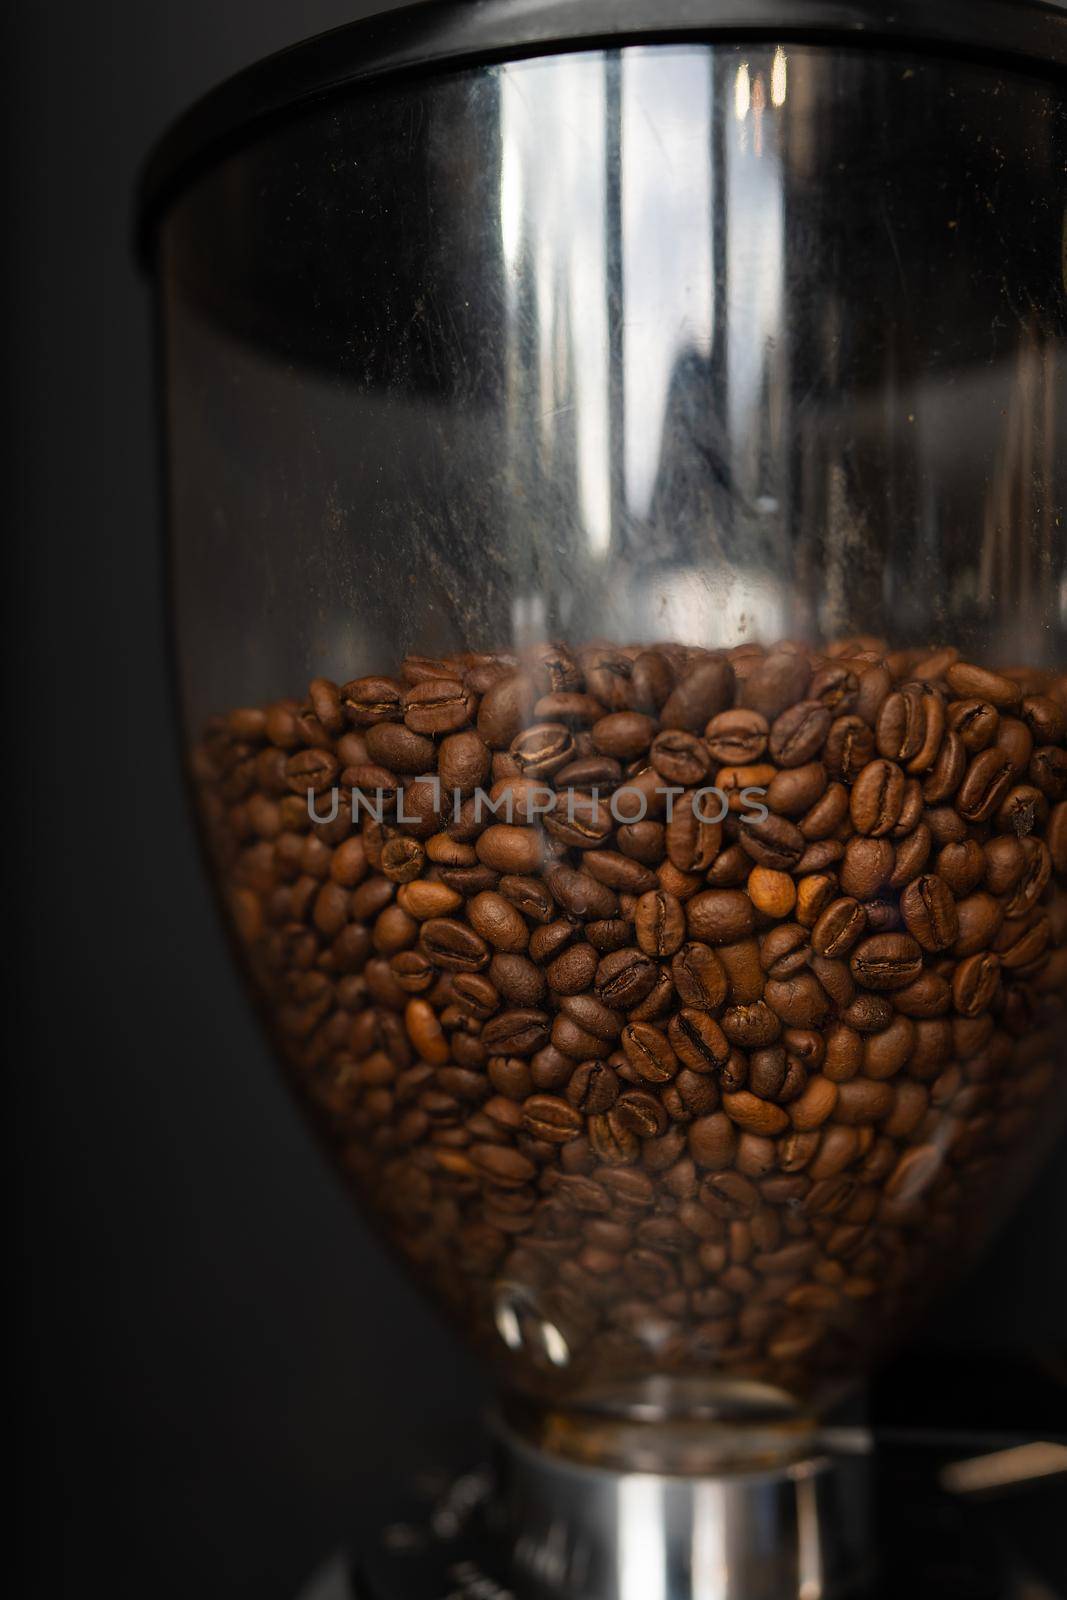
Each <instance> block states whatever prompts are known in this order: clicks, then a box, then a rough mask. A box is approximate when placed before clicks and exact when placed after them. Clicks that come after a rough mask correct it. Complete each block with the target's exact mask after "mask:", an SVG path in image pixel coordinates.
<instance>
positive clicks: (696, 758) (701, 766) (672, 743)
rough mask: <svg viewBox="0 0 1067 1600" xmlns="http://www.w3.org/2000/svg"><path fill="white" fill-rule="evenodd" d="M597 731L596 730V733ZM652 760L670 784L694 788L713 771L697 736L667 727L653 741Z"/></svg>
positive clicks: (702, 742)
mask: <svg viewBox="0 0 1067 1600" xmlns="http://www.w3.org/2000/svg"><path fill="white" fill-rule="evenodd" d="M594 731H595V730H594ZM649 758H650V760H651V762H652V765H653V766H654V767H655V769H656V771H657V772H658V773H659V775H660V777H661V778H662V779H663V780H664V782H665V783H667V784H681V785H682V786H683V787H685V788H690V789H695V788H699V786H700V785H701V784H702V783H703V782H704V780H705V778H707V776H708V774H709V773H710V771H711V753H710V751H709V750H708V747H707V745H706V744H705V743H704V741H703V740H702V739H699V738H698V737H697V735H696V734H695V733H686V732H685V731H684V730H683V729H680V728H668V729H666V730H665V731H664V732H663V733H660V734H657V735H656V737H655V739H654V740H653V741H652V746H651V749H650V752H649Z"/></svg>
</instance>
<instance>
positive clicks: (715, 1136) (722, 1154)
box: [689, 1111, 738, 1172]
mask: <svg viewBox="0 0 1067 1600" xmlns="http://www.w3.org/2000/svg"><path fill="white" fill-rule="evenodd" d="M737 1140H738V1135H737V1129H736V1128H735V1126H734V1124H733V1122H732V1121H731V1120H730V1118H729V1117H728V1116H726V1115H725V1114H724V1113H723V1112H721V1111H716V1112H714V1113H713V1114H712V1115H711V1116H709V1117H700V1118H698V1119H697V1121H696V1122H694V1123H693V1124H692V1125H691V1127H690V1129H689V1151H690V1154H691V1155H692V1157H693V1160H694V1161H695V1162H696V1164H697V1166H698V1167H703V1168H705V1169H708V1168H710V1169H711V1170H712V1171H715V1172H721V1171H725V1170H726V1169H727V1168H728V1167H730V1166H731V1165H732V1163H733V1159H734V1155H735V1153H736V1150H737Z"/></svg>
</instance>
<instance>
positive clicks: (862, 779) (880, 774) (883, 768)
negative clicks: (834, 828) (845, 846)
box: [849, 761, 904, 839]
mask: <svg viewBox="0 0 1067 1600" xmlns="http://www.w3.org/2000/svg"><path fill="white" fill-rule="evenodd" d="M903 804H904V774H903V772H902V771H901V770H900V768H899V767H898V766H897V765H896V763H895V762H894V761H871V762H868V764H867V765H866V766H865V767H864V768H863V771H862V772H861V773H860V774H859V775H858V777H857V778H856V781H855V783H854V784H853V785H852V800H851V805H850V808H849V809H850V813H851V816H852V824H853V826H854V828H855V829H856V832H857V833H862V834H866V835H868V836H869V837H870V838H872V839H880V838H882V837H883V836H884V835H885V834H887V833H891V832H892V830H893V829H894V828H895V827H896V825H897V823H898V821H899V820H900V814H901V809H902V807H903Z"/></svg>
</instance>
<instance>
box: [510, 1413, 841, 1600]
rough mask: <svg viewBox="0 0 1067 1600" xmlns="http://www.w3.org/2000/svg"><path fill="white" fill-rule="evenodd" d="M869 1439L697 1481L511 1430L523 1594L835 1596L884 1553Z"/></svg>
mask: <svg viewBox="0 0 1067 1600" xmlns="http://www.w3.org/2000/svg"><path fill="white" fill-rule="evenodd" d="M825 1444H826V1441H824V1445H825ZM866 1445H867V1441H866V1437H865V1435H863V1434H862V1433H857V1434H854V1435H850V1436H848V1437H844V1438H843V1437H839V1438H838V1439H837V1440H836V1442H835V1445H834V1447H833V1448H830V1447H829V1446H828V1445H827V1447H825V1448H821V1449H820V1450H819V1452H818V1453H817V1454H816V1455H814V1456H812V1457H809V1458H806V1459H804V1460H801V1461H797V1462H794V1463H792V1464H791V1465H790V1466H788V1467H785V1468H782V1469H778V1470H775V1471H773V1472H747V1473H740V1472H739V1473H732V1474H723V1475H720V1476H715V1477H710V1476H709V1477H683V1476H667V1475H657V1474H655V1473H649V1472H613V1471H608V1470H604V1469H601V1468H594V1467H587V1466H579V1465H576V1464H574V1463H571V1462H567V1461H563V1460H561V1459H560V1458H559V1457H554V1456H549V1455H547V1454H546V1453H545V1452H543V1451H540V1450H536V1449H533V1448H531V1447H530V1446H529V1445H527V1444H526V1443H524V1442H523V1441H521V1440H519V1439H517V1438H516V1437H515V1436H514V1435H513V1434H505V1435H502V1436H501V1438H500V1440H499V1467H498V1475H499V1485H500V1488H499V1494H500V1507H499V1515H500V1517H501V1519H502V1526H503V1527H504V1528H505V1529H506V1531H507V1536H508V1539H509V1542H510V1547H511V1551H512V1570H513V1572H514V1575H515V1585H516V1590H517V1592H518V1593H519V1594H520V1595H530V1596H536V1597H537V1600H831V1597H832V1596H835V1595H840V1594H844V1593H847V1592H848V1590H849V1589H851V1588H852V1587H853V1586H854V1585H855V1583H856V1582H857V1581H858V1579H859V1578H861V1577H862V1576H863V1575H864V1571H865V1567H866V1564H867V1562H868V1561H869V1559H870V1529H869V1526H868V1501H867V1494H868V1483H867V1461H866ZM846 1446H847V1448H844V1447H846Z"/></svg>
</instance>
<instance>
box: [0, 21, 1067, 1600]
mask: <svg viewBox="0 0 1067 1600" xmlns="http://www.w3.org/2000/svg"><path fill="white" fill-rule="evenodd" d="M372 9H382V6H381V5H380V4H379V5H375V6H359V5H355V4H353V3H352V0H303V3H302V4H301V5H299V6H297V5H294V4H285V3H283V0H112V3H110V4H97V5H93V6H86V5H84V4H77V3H75V0H51V3H48V0H6V5H5V7H4V11H3V19H2V22H0V27H2V29H3V37H2V40H0V43H2V52H0V55H2V60H0V74H2V75H3V77H4V79H5V82H4V86H3V116H4V120H5V128H4V150H5V162H4V168H3V172H4V181H5V189H4V202H5V206H4V220H5V223H6V227H5V230H4V232H5V241H4V247H3V269H2V270H3V274H4V277H3V284H4V310H5V321H4V328H5V334H6V338H5V346H4V359H3V362H2V381H3V384H4V387H5V408H4V429H3V444H4V457H5V461H4V472H5V488H6V491H7V492H6V502H7V511H8V527H7V536H6V538H5V541H4V554H5V562H6V570H5V577H6V580H7V581H6V583H5V585H4V596H5V607H6V617H5V621H6V628H5V645H6V651H7V658H8V665H7V668H6V671H5V674H4V690H5V699H6V700H7V702H8V704H7V712H6V716H5V722H4V730H5V735H6V738H5V745H6V757H7V770H6V774H5V777H6V788H7V790H8V792H9V793H10V795H11V797H12V804H13V814H12V817H11V819H10V820H9V822H8V824H7V828H6V845H7V848H6V851H5V855H6V857H7V859H8V861H9V862H10V864H11V870H10V874H9V875H8V880H9V887H8V890H7V893H6V894H5V901H4V904H5V911H6V912H7V920H8V922H9V924H10V932H11V934H12V935H13V937H12V940H11V953H10V954H9V956H8V958H7V959H6V960H5V961H4V963H3V965H2V971H3V976H4V983H5V989H6V990H7V991H8V996H7V1003H6V1006H5V1013H4V1016H5V1022H6V1025H7V1027H6V1031H7V1036H8V1040H9V1047H10V1048H9V1055H10V1071H11V1079H10V1081H11V1084H12V1089H13V1093H12V1095H11V1097H10V1104H9V1107H8V1113H7V1116H8V1126H9V1128H10V1130H11V1143H10V1146H9V1149H10V1157H9V1163H8V1169H9V1171H11V1172H12V1173H13V1174H14V1177H15V1180H16V1182H15V1190H16V1192H15V1194H14V1196H13V1206H12V1209H13V1213H14V1216H15V1221H16V1229H15V1239H14V1252H13V1259H14V1262H15V1272H14V1278H15V1280H16V1281H15V1284H14V1288H15V1290H16V1295H17V1298H16V1302H15V1304H16V1316H15V1322H16V1325H17V1333H18V1354H17V1359H16V1361H15V1362H14V1363H13V1364H12V1366H11V1368H10V1370H11V1371H12V1373H13V1375H14V1379H15V1398H16V1402H17V1404H18V1410H19V1413H20V1415H21V1418H22V1420H23V1422H24V1423H25V1427H24V1429H23V1440H24V1442H23V1445H22V1448H21V1450H20V1451H19V1453H18V1456H17V1461H18V1466H19V1471H20V1477H21V1479H22V1487H23V1490H24V1505H23V1507H22V1514H21V1517H20V1533H21V1542H22V1544H23V1550H22V1552H21V1553H22V1557H23V1559H24V1560H25V1562H26V1564H27V1582H26V1584H25V1589H26V1591H27V1592H29V1591H30V1590H32V1592H33V1593H35V1594H38V1595H50V1596H51V1595H57V1596H59V1595H62V1596H66V1595H68V1594H70V1595H73V1594H75V1593H76V1592H77V1593H81V1592H83V1591H84V1590H88V1589H89V1588H90V1586H100V1587H104V1586H106V1589H107V1592H108V1593H109V1594H111V1595H115V1596H125V1595H131V1596H132V1595H137V1596H142V1595H148V1594H152V1595H153V1596H154V1597H165V1596H170V1595H174V1596H178V1595H183V1596H188V1595H191V1594H195V1595H197V1596H198V1597H200V1600H206V1597H210V1596H213V1595H220V1596H222V1595H225V1596H244V1595H248V1596H252V1595H255V1596H268V1597H273V1596H279V1597H283V1596H289V1595H292V1594H294V1592H295V1590H296V1588H297V1587H298V1586H299V1583H300V1581H301V1580H302V1579H303V1578H304V1577H305V1576H306V1575H307V1574H308V1572H309V1571H310V1570H311V1569H312V1568H313V1567H314V1566H315V1565H316V1564H317V1563H318V1561H319V1560H320V1559H321V1558H322V1557H323V1556H324V1555H325V1554H326V1553H327V1552H329V1551H330V1550H331V1548H333V1547H334V1546H335V1545H336V1544H337V1543H338V1542H339V1541H340V1540H342V1539H343V1537H344V1535H345V1530H346V1526H347V1525H348V1523H349V1522H350V1520H351V1515H352V1510H353V1501H354V1497H356V1496H357V1495H358V1493H359V1489H358V1480H359V1474H360V1472H361V1471H366V1470H367V1468H368V1467H370V1468H371V1469H373V1468H374V1466H375V1464H376V1463H377V1462H378V1461H379V1460H380V1459H381V1457H382V1454H383V1452H384V1451H385V1450H386V1449H387V1448H388V1447H389V1445H390V1443H395V1442H396V1441H397V1440H402V1439H403V1438H404V1437H406V1436H408V1435H410V1434H411V1433H412V1432H413V1431H415V1430H416V1429H417V1428H418V1427H420V1426H422V1425H424V1424H425V1423H426V1422H427V1421H435V1420H437V1421H440V1420H448V1419H450V1418H455V1417H459V1416H462V1415H463V1414H464V1412H465V1411H467V1410H469V1409H471V1408H472V1407H473V1406H475V1405H476V1403H477V1399H478V1395H479V1389H478V1383H477V1378H476V1375H475V1374H474V1372H473V1369H472V1367H471V1365H470V1363H469V1362H468V1361H467V1359H466V1358H465V1357H464V1355H463V1353H462V1352H461V1351H460V1350H459V1349H458V1347H457V1346H456V1344H455V1343H454V1342H453V1341H452V1340H451V1339H450V1337H449V1336H448V1335H447V1334H446V1333H445V1332H444V1331H443V1330H442V1328H441V1326H440V1325H439V1324H438V1322H437V1321H436V1320H435V1318H434V1316H433V1314H432V1313H431V1312H430V1311H429V1310H428V1309H427V1308H426V1307H425V1306H424V1305H423V1304H422V1303H421V1301H419V1300H418V1299H417V1298H416V1296H415V1294H414V1292H413V1291H412V1290H410V1289H409V1288H408V1286H407V1284H406V1282H405V1281H404V1280H403V1278H402V1277H401V1276H400V1274H399V1273H398V1272H397V1270H396V1269H395V1268H394V1267H393V1265H392V1264H391V1263H390V1262H388V1261H387V1260H386V1259H385V1258H384V1256H383V1254H382V1253H381V1251H380V1250H379V1248H378V1247H377V1245H376V1244H375V1243H374V1242H373V1240H372V1239H371V1237H370V1235H369V1233H368V1231H367V1230H366V1229H365V1227H364V1225H363V1223H362V1221H361V1220H360V1219H359V1218H357V1217H356V1215H355V1214H354V1212H353V1211H352V1209H351V1208H350V1206H349V1204H348V1202H347V1200H346V1199H345V1198H344V1196H343V1194H342V1192H341V1189H340V1187H339V1185H338V1184H337V1183H336V1182H335V1180H334V1179H333V1178H332V1176H331V1175H330V1173H329V1172H328V1171H327V1170H326V1168H325V1167H324V1165H323V1164H322V1162H321V1161H320V1158H319V1156H318V1153H317V1152H316V1150H315V1149H314V1148H313V1146H312V1143H311V1140H310V1138H309V1137H308V1135H307V1134H306V1133H305V1131H304V1130H303V1128H302V1126H301V1125H300V1123H299V1122H298V1120H297V1118H296V1117H295V1116H294V1115H293V1114H292V1111H291V1108H290V1107H289V1105H288V1104H287V1102H286V1099H285V1096H284V1093H283V1091H282V1088H281V1086H280V1083H279V1081H278V1080H277V1078H276V1076H275V1074H274V1072H273V1070H272V1068H271V1064H270V1061H269V1059H268V1055H267V1051H266V1049H265V1046H264V1045H263V1043H262V1041H261V1040H260V1038H259V1036H258V1034H257V1032H256V1030H255V1027H254V1025H253V1022H252V1020H251V1018H250V1016H249V1015H248V1014H247V1012H246V1009H245V1006H244V1003H243V999H242V997H241V995H240V992H239V990H238V987H237V983H236V981H235V979H234V978H233V977H232V975H231V973H230V969H229V966H228V963H227V958H226V954H225V951H224V948H223V943H222V939H221V936H220V934H219V931H218V929H217V928H216V926H215V922H214V919H213V911H212V907H211V904H210V901H209V898H208V894H207V891H206V888H205V886H204V884H203V882H202V880H201V875H200V870H199V865H198V862H197V858H196V854H195V851H194V846H193V840H192V834H191V829H190V825H189V820H188V817H187V815H186V811H185V806H184V799H183V794H182V790H181V786H180V782H179V771H178V763H177V755H176V744H175V740H174V736H173V730H172V725H171V710H170V702H169V698H168V695H169V687H168V681H167V666H166V651H165V632H164V625H163V598H162V577H161V571H162V561H161V539H160V517H159V507H158V499H157V491H156V470H157V445H156V436H155V411H154V395H153V374H152V364H151V356H152V339H151V315H150V304H149V295H148V290H147V288H146V286H145V284H144V283H143V282H142V281H141V280H140V279H139V277H138V275H137V272H136V269H135V266H134V263H133V259H132V254H131V250H130V229H131V196H132V190H133V184H134V181H135V176H136V172H137V168H138V165H139V163H140V161H141V158H142V156H143V154H144V152H145V151H146V149H147V147H148V146H149V144H150V143H151V141H152V140H153V139H154V137H155V136H156V135H157V134H158V133H159V131H160V130H161V129H162V128H163V126H164V125H165V124H166V123H167V122H168V121H169V120H170V118H171V117H172V116H173V115H174V114H175V113H176V112H177V111H178V110H180V109H181V108H182V107H183V106H184V105H185V104H186V103H187V102H188V101H189V100H190V99H191V98H193V97H194V96H196V95H197V94H199V93H200V92H201V91H203V90H204V89H206V88H207V87H209V86H210V85H211V84H212V83H214V82H215V81H217V80H218V79H219V78H221V77H223V76H225V75H226V74H228V73H229V72H231V71H233V70H234V69H236V68H238V67H240V66H242V65H243V64H245V63H246V62H248V61H250V60H253V59H254V58H256V57H258V56H260V55H262V54H264V53H266V52H267V51H269V50H272V49H275V48H277V47H280V46H282V45H284V44H287V43H289V42H291V41H292V40H294V39H296V38H298V37H301V36H303V35H306V34H308V33H312V32H315V31H318V30H320V29H323V28H327V27H331V26H334V25H335V24H338V23H340V22H343V21H346V20H349V19H350V18H352V17H354V16H357V15H360V14H362V13H364V12H366V11H370V10H372ZM1065 1212H1067V1147H1064V1146H1061V1147H1060V1150H1059V1152H1058V1154H1057V1156H1056V1157H1054V1159H1053V1162H1052V1163H1051V1165H1050V1167H1049V1169H1048V1170H1047V1172H1046V1175H1045V1177H1044V1179H1043V1181H1042V1182H1041V1184H1040V1185H1039V1186H1038V1188H1037V1189H1036V1190H1035V1191H1034V1192H1033V1193H1032V1195H1031V1197H1030V1199H1029V1201H1028V1203H1027V1206H1026V1208H1025V1210H1024V1211H1023V1212H1021V1213H1020V1214H1019V1216H1018V1217H1017V1218H1016V1220H1015V1222H1014V1223H1013V1224H1012V1226H1011V1228H1010V1230H1009V1231H1008V1232H1007V1233H1006V1234H1005V1235H1004V1237H1003V1238H1002V1240H1001V1242H1000V1243H999V1245H998V1246H997V1248H996V1249H995V1251H994V1252H993V1254H992V1255H991V1256H990V1257H989V1258H988V1260H987V1262H986V1264H985V1266H984V1268H983V1269H982V1271H981V1273H980V1274H979V1275H978V1276H977V1277H975V1278H973V1279H972V1280H971V1282H970V1283H969V1284H968V1285H967V1286H966V1288H965V1289H964V1290H963V1291H962V1292H961V1293H959V1294H957V1295H956V1297H955V1298H954V1300H953V1301H952V1302H951V1304H950V1305H949V1306H948V1307H947V1308H946V1309H945V1311H944V1312H943V1313H942V1315H941V1317H940V1319H939V1321H938V1322H937V1323H936V1324H935V1325H934V1326H933V1328H932V1329H929V1330H928V1331H927V1333H926V1336H925V1342H924V1345H923V1347H922V1348H921V1350H915V1351H913V1352H911V1353H910V1354H909V1355H908V1356H907V1357H906V1358H905V1359H904V1361H903V1362H902V1363H900V1364H898V1366H897V1368H896V1369H895V1372H894V1375H893V1376H892V1378H891V1380H890V1381H889V1384H888V1386H887V1387H886V1388H884V1389H883V1391H882V1396H883V1398H882V1401H881V1404H882V1405H883V1406H884V1407H885V1408H886V1409H887V1410H889V1411H890V1412H892V1413H894V1414H897V1415H899V1414H900V1407H901V1405H904V1406H907V1405H909V1404H910V1406H911V1407H912V1411H913V1414H914V1413H915V1412H916V1411H918V1412H919V1413H922V1414H929V1416H930V1418H931V1420H938V1417H937V1412H938V1407H939V1406H947V1407H949V1408H951V1406H953V1405H956V1406H957V1407H958V1406H963V1407H964V1409H965V1411H966V1412H967V1413H968V1415H969V1416H970V1417H971V1419H972V1420H973V1421H975V1422H980V1421H982V1420H983V1419H984V1418H985V1417H986V1416H988V1417H990V1418H991V1419H992V1420H998V1421H1004V1420H1012V1400H1011V1395H1010V1394H1009V1393H1007V1392H1006V1390H1005V1385H1006V1384H1008V1383H1009V1381H1010V1378H1011V1374H1012V1373H1013V1372H1014V1371H1015V1370H1016V1369H1017V1368H1018V1367H1019V1366H1021V1365H1025V1364H1026V1363H1028V1362H1030V1361H1031V1353H1032V1351H1034V1350H1035V1349H1040V1350H1042V1351H1048V1350H1049V1349H1050V1348H1051V1347H1052V1346H1054V1345H1056V1344H1057V1343H1058V1344H1060V1345H1061V1346H1062V1345H1063V1343H1064V1341H1065V1340H1067V1290H1065V1282H1064V1280H1065V1276H1067V1274H1065V1270H1064V1265H1063V1263H1064V1259H1065V1258H1067V1216H1065ZM1042 1359H1044V1358H1042ZM1045 1370H1048V1368H1047V1365H1046V1367H1045ZM924 1375H925V1377H924ZM1034 1392H1035V1391H1031V1392H1030V1397H1029V1398H1028V1400H1027V1402H1026V1404H1027V1406H1028V1407H1029V1408H1030V1409H1029V1411H1028V1414H1027V1416H1026V1417H1022V1416H1020V1417H1019V1418H1018V1420H1020V1421H1029V1422H1030V1423H1031V1424H1032V1425H1033V1426H1038V1427H1040V1426H1052V1421H1053V1419H1052V1417H1051V1414H1050V1415H1049V1416H1048V1417H1047V1418H1045V1417H1043V1416H1042V1415H1041V1414H1040V1413H1041V1408H1042V1407H1043V1406H1044V1405H1045V1403H1046V1402H1045V1400H1044V1399H1043V1398H1042V1396H1043V1395H1044V1394H1045V1393H1046V1392H1047V1393H1048V1394H1049V1396H1050V1399H1049V1401H1048V1404H1049V1406H1050V1407H1051V1405H1052V1404H1053V1401H1052V1399H1051V1395H1052V1394H1053V1393H1054V1390H1050V1391H1045V1390H1043V1389H1038V1390H1037V1391H1036V1393H1037V1395H1038V1398H1037V1399H1036V1401H1035V1400H1034V1398H1033V1394H1034ZM902 1396H903V1397H905V1398H904V1399H903V1400H902V1399H901V1397H902ZM916 1397H918V1398H916ZM1035 1405H1036V1407H1037V1410H1036V1411H1035V1410H1034V1407H1035Z"/></svg>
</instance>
